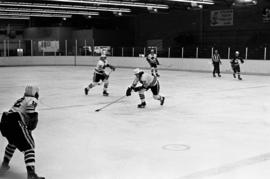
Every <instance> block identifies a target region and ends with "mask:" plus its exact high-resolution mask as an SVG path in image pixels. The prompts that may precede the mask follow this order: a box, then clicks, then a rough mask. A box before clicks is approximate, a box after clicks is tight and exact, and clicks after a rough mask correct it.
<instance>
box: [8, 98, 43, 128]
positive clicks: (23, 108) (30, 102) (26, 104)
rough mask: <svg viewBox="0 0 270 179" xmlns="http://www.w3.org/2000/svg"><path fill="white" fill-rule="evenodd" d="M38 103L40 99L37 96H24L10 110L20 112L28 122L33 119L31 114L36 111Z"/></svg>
mask: <svg viewBox="0 0 270 179" xmlns="http://www.w3.org/2000/svg"><path fill="white" fill-rule="evenodd" d="M37 105H38V101H37V99H36V98H35V97H29V96H24V97H22V98H20V99H18V100H17V101H16V102H15V103H14V105H13V106H12V107H11V109H10V112H19V114H20V115H21V117H22V119H23V121H24V122H25V123H28V121H30V120H31V119H30V116H29V114H31V113H35V112H36V107H37Z"/></svg>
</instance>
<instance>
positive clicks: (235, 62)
mask: <svg viewBox="0 0 270 179" xmlns="http://www.w3.org/2000/svg"><path fill="white" fill-rule="evenodd" d="M240 62H241V63H244V60H243V58H242V57H241V56H240V53H239V51H235V55H234V57H233V58H232V59H231V61H230V63H231V66H232V70H233V77H234V78H236V74H237V75H238V79H239V80H242V78H241V76H240Z"/></svg>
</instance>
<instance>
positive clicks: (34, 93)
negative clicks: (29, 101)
mask: <svg viewBox="0 0 270 179" xmlns="http://www.w3.org/2000/svg"><path fill="white" fill-rule="evenodd" d="M24 96H31V97H35V98H37V99H38V97H39V88H38V87H37V86H31V85H28V86H26V87H25V91H24Z"/></svg>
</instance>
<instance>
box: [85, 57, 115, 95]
mask: <svg viewBox="0 0 270 179" xmlns="http://www.w3.org/2000/svg"><path fill="white" fill-rule="evenodd" d="M106 67H109V68H110V69H111V70H112V71H115V67H114V66H112V65H110V64H109V63H108V60H107V57H106V54H105V53H104V52H103V54H102V55H101V57H100V59H99V61H98V63H97V66H96V68H95V70H94V75H93V82H92V83H90V84H89V85H88V86H87V87H86V88H85V89H84V93H85V95H88V92H89V90H90V89H91V88H93V87H95V86H96V85H99V82H100V81H102V82H103V83H104V86H103V96H109V93H108V92H107V89H108V86H109V74H108V73H106V72H105V68H106Z"/></svg>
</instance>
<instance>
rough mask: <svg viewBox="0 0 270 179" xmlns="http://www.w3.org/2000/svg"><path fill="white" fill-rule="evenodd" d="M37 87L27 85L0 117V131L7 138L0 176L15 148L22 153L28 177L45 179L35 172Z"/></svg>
mask: <svg viewBox="0 0 270 179" xmlns="http://www.w3.org/2000/svg"><path fill="white" fill-rule="evenodd" d="M38 97H39V89H38V87H35V86H27V87H26V88H25V93H24V96H23V97H22V98H20V99H18V100H17V101H16V102H15V104H14V105H13V106H12V108H11V109H10V110H9V112H4V113H3V115H2V118H1V123H0V131H1V133H2V135H3V136H4V137H6V138H7V140H8V145H7V146H6V149H5V155H4V160H3V162H2V165H1V168H0V176H1V175H2V174H4V173H5V172H6V171H7V170H8V169H9V168H10V166H9V162H10V160H11V158H12V156H13V154H14V152H15V150H16V149H18V150H19V151H21V152H23V153H24V161H25V164H26V169H27V176H28V179H45V178H44V177H39V176H38V175H37V174H36V172H35V142H34V139H33V137H32V131H33V130H34V129H35V128H36V126H37V123H38V112H36V107H37V103H38Z"/></svg>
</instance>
